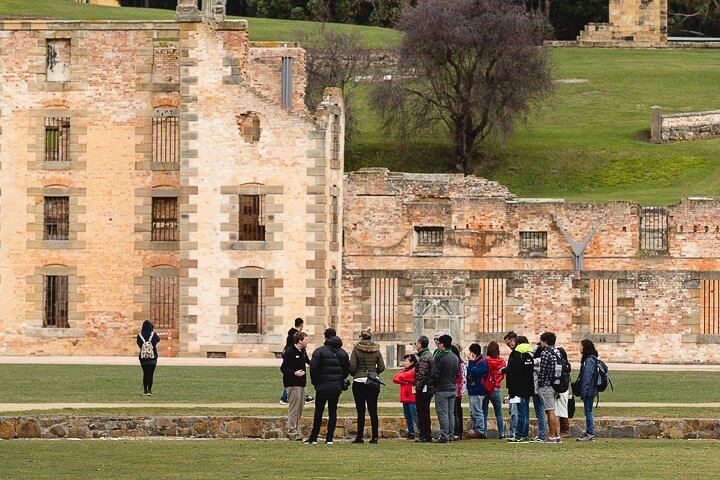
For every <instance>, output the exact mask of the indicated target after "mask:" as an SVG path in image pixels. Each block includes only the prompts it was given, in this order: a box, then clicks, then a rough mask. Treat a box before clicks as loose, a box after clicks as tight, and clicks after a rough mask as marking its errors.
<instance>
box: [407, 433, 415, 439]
mask: <svg viewBox="0 0 720 480" xmlns="http://www.w3.org/2000/svg"><path fill="white" fill-rule="evenodd" d="M407 438H408V440H415V434H414V433H408V434H407Z"/></svg>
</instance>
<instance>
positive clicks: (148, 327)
mask: <svg viewBox="0 0 720 480" xmlns="http://www.w3.org/2000/svg"><path fill="white" fill-rule="evenodd" d="M153 330H155V327H153V324H152V322H151V321H150V320H145V321H144V322H143V324H142V328H141V329H140V331H141V332H142V333H150V332H152V331H153Z"/></svg>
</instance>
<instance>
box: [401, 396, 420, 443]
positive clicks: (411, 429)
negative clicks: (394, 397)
mask: <svg viewBox="0 0 720 480" xmlns="http://www.w3.org/2000/svg"><path fill="white" fill-rule="evenodd" d="M402 405H403V415H405V422H407V432H408V435H415V427H416V426H417V429H418V432H419V431H420V423H419V422H418V412H417V406H416V405H415V404H414V403H410V402H408V403H403V404H402Z"/></svg>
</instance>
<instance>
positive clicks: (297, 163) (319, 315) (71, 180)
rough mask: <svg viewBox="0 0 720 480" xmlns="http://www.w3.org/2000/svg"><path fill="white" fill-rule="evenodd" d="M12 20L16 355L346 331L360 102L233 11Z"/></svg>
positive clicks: (221, 350) (8, 140)
mask: <svg viewBox="0 0 720 480" xmlns="http://www.w3.org/2000/svg"><path fill="white" fill-rule="evenodd" d="M203 3H204V6H203V9H202V11H200V10H199V9H198V7H197V2H192V1H189V2H188V1H187V0H181V1H180V2H179V5H178V14H177V21H175V22H64V21H4V22H2V23H0V259H2V260H1V261H0V354H2V355H12V354H30V355H49V354H67V355H114V354H115V355H117V354H120V355H127V354H136V353H137V348H136V346H135V345H134V336H135V334H136V333H137V331H138V329H139V326H140V323H141V321H142V320H145V319H151V320H153V321H154V322H155V323H156V329H157V331H158V332H159V333H160V334H161V336H163V337H165V338H164V339H163V340H164V342H163V343H162V344H161V350H162V354H163V355H166V354H173V355H177V354H181V355H197V356H206V355H209V356H244V355H247V356H250V355H256V354H259V353H264V354H269V352H271V351H274V350H279V349H281V348H282V345H283V344H284V342H285V335H286V332H287V330H288V328H289V325H291V324H292V320H293V319H294V318H295V317H297V316H302V317H304V318H305V319H306V322H307V329H306V330H307V331H309V333H311V334H313V333H317V331H320V332H322V329H324V328H325V326H326V323H328V322H330V321H333V322H336V321H337V315H338V312H337V308H338V307H337V305H338V303H339V302H338V300H337V299H338V291H339V290H338V288H337V282H338V281H339V274H338V273H337V272H339V270H340V247H339V240H338V235H339V229H340V225H341V223H340V222H341V220H340V219H341V213H342V210H341V208H342V205H341V196H340V193H339V192H340V190H341V187H342V185H341V182H342V167H341V166H342V163H343V149H344V147H343V128H344V110H343V108H344V107H343V100H342V96H341V94H340V92H339V91H338V90H335V89H328V90H327V91H326V96H325V98H324V100H323V102H322V104H321V105H320V106H319V108H318V110H317V113H316V114H314V115H310V114H309V112H308V111H307V110H306V107H305V105H304V89H305V71H304V51H303V50H302V49H301V48H299V47H298V46H296V45H293V44H257V45H254V44H252V43H251V42H249V41H248V37H247V33H248V32H247V23H246V22H245V21H226V20H225V19H224V2H223V1H219V0H213V1H207V2H203Z"/></svg>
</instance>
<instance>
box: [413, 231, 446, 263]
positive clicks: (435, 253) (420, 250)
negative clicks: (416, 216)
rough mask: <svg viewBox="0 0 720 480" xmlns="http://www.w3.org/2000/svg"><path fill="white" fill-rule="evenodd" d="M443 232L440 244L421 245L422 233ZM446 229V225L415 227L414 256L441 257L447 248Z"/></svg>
mask: <svg viewBox="0 0 720 480" xmlns="http://www.w3.org/2000/svg"><path fill="white" fill-rule="evenodd" d="M438 230H442V240H441V242H440V243H438V244H422V245H421V244H420V232H423V231H428V232H430V231H438ZM446 230H447V229H446V228H445V226H444V225H413V230H412V248H413V251H412V254H413V255H414V256H419V257H424V256H428V257H441V256H442V255H443V248H444V247H445V240H446V238H445V237H446V235H447V232H446Z"/></svg>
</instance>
